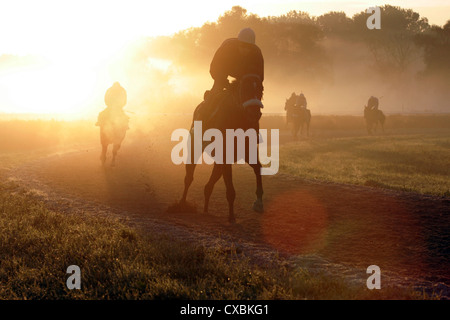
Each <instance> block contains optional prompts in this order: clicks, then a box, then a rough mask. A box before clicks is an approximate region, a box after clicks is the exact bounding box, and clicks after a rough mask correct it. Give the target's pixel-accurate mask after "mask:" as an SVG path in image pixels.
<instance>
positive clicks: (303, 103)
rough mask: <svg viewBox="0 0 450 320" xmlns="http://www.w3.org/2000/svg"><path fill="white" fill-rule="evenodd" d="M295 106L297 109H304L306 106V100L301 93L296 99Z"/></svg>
mask: <svg viewBox="0 0 450 320" xmlns="http://www.w3.org/2000/svg"><path fill="white" fill-rule="evenodd" d="M295 105H296V106H297V107H300V108H304V109H306V106H307V105H308V103H307V102H306V98H305V95H304V94H303V93H300V95H299V96H298V97H297V101H295Z"/></svg>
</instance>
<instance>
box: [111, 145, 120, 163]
mask: <svg viewBox="0 0 450 320" xmlns="http://www.w3.org/2000/svg"><path fill="white" fill-rule="evenodd" d="M119 149H120V143H118V144H114V145H113V151H112V154H113V157H112V161H111V167H114V166H115V165H116V156H117V152H118V151H119Z"/></svg>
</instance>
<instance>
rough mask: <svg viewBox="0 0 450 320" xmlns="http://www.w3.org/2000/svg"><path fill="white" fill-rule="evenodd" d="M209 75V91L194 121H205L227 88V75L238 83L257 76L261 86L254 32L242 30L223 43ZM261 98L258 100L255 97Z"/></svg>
mask: <svg viewBox="0 0 450 320" xmlns="http://www.w3.org/2000/svg"><path fill="white" fill-rule="evenodd" d="M209 72H210V74H211V77H212V78H213V79H214V85H213V86H212V88H211V90H208V91H206V92H205V95H204V98H205V100H204V101H203V102H202V103H201V104H200V105H199V107H198V109H197V110H198V112H196V113H197V120H208V118H209V117H210V116H211V113H212V112H213V110H211V109H212V108H213V107H214V106H215V105H216V103H213V102H212V100H214V99H215V98H217V97H218V96H219V95H220V94H221V93H223V90H224V89H227V88H228V85H229V82H228V76H231V77H233V78H235V79H236V80H237V81H238V82H239V81H240V80H241V79H242V78H243V77H244V76H245V75H249V74H253V75H257V76H258V77H259V78H260V81H261V84H262V82H263V80H264V59H263V56H262V53H261V50H260V49H259V47H258V46H257V45H256V44H255V32H254V31H253V30H252V29H250V28H244V29H242V30H241V31H240V32H239V34H238V36H237V38H230V39H227V40H225V41H224V42H223V43H222V45H221V46H220V47H219V49H217V51H216V53H215V54H214V57H213V59H212V62H211V65H210V71H209ZM258 98H259V99H261V98H262V97H258Z"/></svg>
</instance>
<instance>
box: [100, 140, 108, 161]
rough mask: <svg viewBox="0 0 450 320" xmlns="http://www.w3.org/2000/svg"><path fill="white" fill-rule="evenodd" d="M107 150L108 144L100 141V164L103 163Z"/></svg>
mask: <svg viewBox="0 0 450 320" xmlns="http://www.w3.org/2000/svg"><path fill="white" fill-rule="evenodd" d="M107 151H108V144H107V143H102V153H101V154H100V161H101V162H102V166H104V165H105V162H106V152H107Z"/></svg>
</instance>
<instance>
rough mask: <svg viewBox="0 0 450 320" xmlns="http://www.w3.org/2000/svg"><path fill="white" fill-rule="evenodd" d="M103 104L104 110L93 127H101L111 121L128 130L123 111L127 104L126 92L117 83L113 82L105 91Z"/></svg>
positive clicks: (126, 119) (126, 117)
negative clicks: (104, 105)
mask: <svg viewBox="0 0 450 320" xmlns="http://www.w3.org/2000/svg"><path fill="white" fill-rule="evenodd" d="M105 104H106V109H104V110H103V111H102V112H100V114H99V115H98V120H97V123H96V124H95V125H96V126H99V127H103V126H104V125H106V124H107V122H108V121H112V122H114V123H120V124H122V125H124V126H125V125H126V127H127V128H128V119H129V118H128V116H127V115H126V114H125V112H124V111H123V107H125V105H126V104H127V92H126V91H125V89H124V88H123V87H122V86H121V85H120V84H119V82H115V83H114V84H113V85H112V86H111V87H110V88H109V89H108V90H106V93H105Z"/></svg>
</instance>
